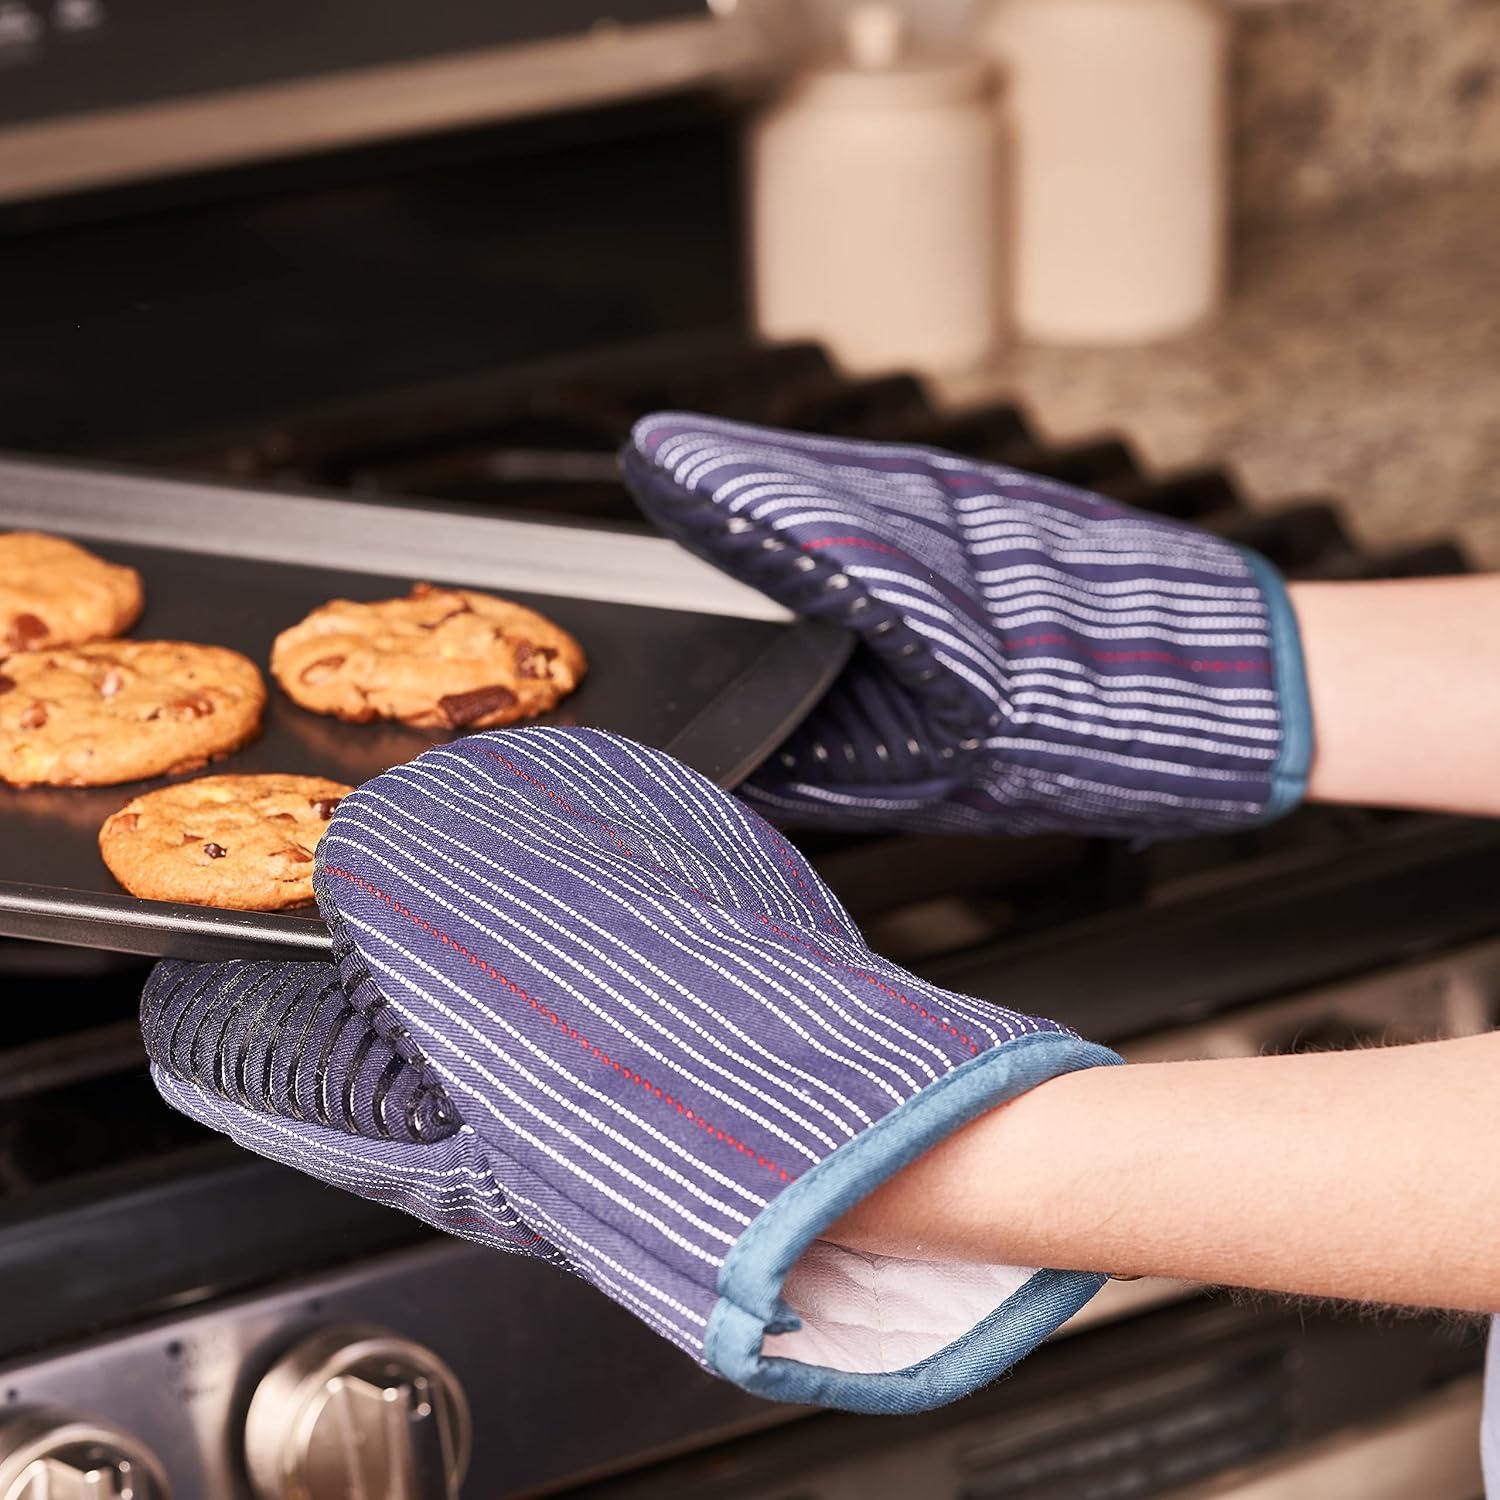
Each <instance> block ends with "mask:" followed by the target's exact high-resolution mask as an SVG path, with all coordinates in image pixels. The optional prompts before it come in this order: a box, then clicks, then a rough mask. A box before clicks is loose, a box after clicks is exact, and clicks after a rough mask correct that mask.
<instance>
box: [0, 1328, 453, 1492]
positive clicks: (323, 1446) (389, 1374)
mask: <svg viewBox="0 0 1500 1500" xmlns="http://www.w3.org/2000/svg"><path fill="white" fill-rule="evenodd" d="M245 1464H246V1468H247V1469H248V1470H249V1474H250V1485H251V1488H252V1489H253V1490H254V1492H255V1495H256V1497H257V1500H326V1497H327V1496H330V1495H337V1496H339V1497H340V1500H457V1497H458V1487H459V1484H460V1483H461V1482H462V1480H463V1477H464V1471H465V1470H466V1469H467V1468H468V1466H469V1405H468V1402H467V1401H465V1399H464V1393H463V1389H462V1387H461V1386H460V1385H459V1383H458V1379H457V1377H456V1376H455V1375H454V1374H453V1372H452V1371H451V1370H450V1369H449V1368H448V1367H447V1365H445V1364H444V1363H443V1362H442V1361H441V1360H440V1359H439V1358H438V1357H437V1356H436V1355H435V1354H433V1353H432V1352H431V1351H430V1350H428V1349H424V1348H423V1347H422V1346H421V1345H420V1344H416V1343H413V1342H412V1341H411V1340H410V1339H404V1338H400V1337H398V1336H397V1335H396V1334H393V1333H387V1332H385V1331H384V1330H382V1329H378V1328H354V1327H348V1328H327V1329H324V1330H323V1331H322V1332H321V1333H316V1334H314V1335H313V1336H312V1337H311V1338H309V1339H306V1340H305V1341H304V1342H302V1343H300V1344H298V1345H297V1346H296V1347H295V1348H294V1349H292V1350H291V1351H289V1352H288V1353H287V1354H285V1355H283V1356H282V1358H281V1359H280V1360H278V1361H277V1362H276V1364H275V1365H273V1366H272V1367H271V1369H270V1371H269V1372H268V1373H267V1374H266V1376H265V1378H264V1379H263V1380H262V1381H261V1383H260V1384H259V1386H257V1387H256V1390H255V1394H254V1395H253V1396H252V1397H251V1398H250V1410H249V1412H248V1413H247V1414H246V1417H245ZM0 1500H3V1497H0Z"/></svg>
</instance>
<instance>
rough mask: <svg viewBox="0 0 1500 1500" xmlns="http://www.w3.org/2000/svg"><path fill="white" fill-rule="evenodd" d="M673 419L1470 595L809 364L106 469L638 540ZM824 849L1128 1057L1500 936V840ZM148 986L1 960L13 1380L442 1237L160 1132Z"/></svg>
mask: <svg viewBox="0 0 1500 1500" xmlns="http://www.w3.org/2000/svg"><path fill="white" fill-rule="evenodd" d="M664 406H683V407H693V408H696V409H699V410H707V411H712V412H716V413H719V414H722V415H725V416H732V417H736V418H741V419H745V420H750V421H761V422H771V423H776V424H780V425H786V426H793V427H800V428H806V429H810V430H818V431H823V432H832V433H840V434H846V435H851V436H859V437H864V438H900V439H903V440H916V441H922V442H930V443H935V444H939V445H942V446H945V447H950V448H954V449H958V450H960V451H963V452H966V453H969V454H972V455H974V456H977V457H981V458H986V459H993V460H996V461H1002V462H1006V463H1013V464H1018V465H1022V466H1025V467H1027V468H1031V469H1034V470H1036V471H1038V472H1043V473H1047V474H1052V475H1055V476H1057V477H1060V478H1064V479H1067V480H1070V481H1072V482H1075V483H1079V484H1085V485H1088V486H1090V487H1092V488H1095V489H1098V490H1101V491H1104V492H1105V493H1109V494H1112V495H1116V496H1118V497H1120V498H1123V499H1127V500H1129V501H1130V502H1131V503H1133V504H1136V505H1139V506H1142V507H1144V508H1146V509H1149V510H1155V511H1158V512H1160V513H1163V514H1170V515H1174V516H1179V517H1183V518H1186V519H1191V520H1193V521H1194V522H1196V523H1197V524H1199V525H1203V526H1206V527H1207V528H1208V529H1210V530H1213V531H1215V532H1217V533H1219V534H1220V535H1225V536H1232V537H1234V538H1236V539H1237V540H1240V541H1244V542H1247V543H1249V544H1251V545H1253V546H1256V547H1258V548H1259V549H1260V550H1261V551H1263V552H1264V553H1265V554H1266V555H1267V556H1268V557H1270V558H1271V559H1272V561H1274V562H1275V563H1277V564H1278V565H1279V566H1280V567H1281V568H1283V569H1284V570H1285V571H1286V572H1288V573H1289V574H1290V575H1291V576H1293V577H1321V578H1332V577H1337V578H1349V577H1377V576H1393V575H1397V574H1417V573H1440V572H1452V571H1456V570H1460V569H1462V567H1463V566H1464V563H1463V559H1462V556H1461V555H1460V554H1459V552H1458V551H1457V550H1456V549H1455V548H1453V547H1451V546H1449V545H1446V544H1442V543H1438V544H1434V545H1432V546H1430V547H1424V548H1421V549H1416V550H1412V551H1407V552H1404V553H1401V554H1397V555H1389V556H1370V555H1368V554H1365V553H1363V552H1362V551H1361V550H1360V549H1359V548H1358V547H1357V546H1356V545H1355V543H1354V542H1353V541H1352V539H1351V537H1350V535H1349V533H1348V531H1347V530H1346V528H1345V527H1344V525H1343V523H1342V521H1341V519H1340V517H1339V514H1338V512H1337V510H1336V508H1334V507H1333V506H1331V505H1330V504H1328V503H1326V502H1323V501H1320V500H1317V499H1299V498H1297V497H1291V499H1290V500H1289V501H1288V503H1287V504H1285V505H1282V506H1278V507H1275V508H1272V509H1270V510H1267V511H1262V510H1257V509H1251V508H1250V507H1249V506H1247V505H1246V504H1245V503H1244V501H1243V499H1242V497H1241V496H1240V495H1239V493H1238V492H1237V490H1236V487H1235V485H1234V483H1233V482H1232V480H1231V479H1230V478H1229V477H1228V476H1227V475H1225V474H1224V473H1222V472H1219V471H1214V470H1204V471H1200V472H1194V473H1190V474H1182V475H1172V476H1166V477H1157V476H1153V475H1151V474H1149V473H1147V472H1146V471H1145V470H1144V469H1143V467H1142V466H1141V464H1140V463H1139V462H1138V461H1137V459H1136V458H1135V456H1134V455H1133V454H1132V452H1131V449H1130V447H1129V444H1128V443H1127V442H1125V441H1123V440H1121V439H1119V438H1117V437H1114V436H1109V435H1105V436H1101V437H1100V438H1099V439H1098V440H1097V441H1094V442H1089V443H1083V444H1077V445H1073V446H1069V447H1063V448H1055V447H1051V446H1048V445H1047V444H1045V443H1044V442H1042V441H1041V440H1040V439H1039V438H1038V436H1037V435H1036V432H1035V429H1034V428H1033V426H1032V424H1031V423H1030V422H1029V420H1028V418H1027V416H1026V414H1025V413H1024V412H1022V411H1021V410H1019V409H1017V408H1016V407H1014V406H1009V405H995V406H991V407H988V408H984V409H982V410H978V411H971V412H964V413H958V414H950V413H947V412H944V411H942V410H940V409H938V408H937V407H936V406H935V404H934V403H933V402H932V400H931V399H930V398H929V396H928V394H927V392H926V391H925V390H924V388H923V386H922V384H921V382H920V381H919V380H917V379H915V378H913V377H911V376H908V375H902V374H897V375H892V376H890V377H888V378H884V379H879V380H869V381H851V380H848V379H844V378H842V377H841V376H840V375H839V374H838V373H837V372H836V371H835V370H834V369H833V368H832V367H831V365H830V364H829V362H828V360H827V359H826V357H825V356H824V355H823V354H822V352H821V351H820V350H819V349H817V348H816V347H813V346H810V345H799V346H791V347H782V348H770V349H766V348H755V347H751V346H748V345H746V344H745V343H744V342H743V341H742V340H740V339H738V338H735V337H730V336H725V337H723V338H719V337H714V338H708V339H703V338H695V339H687V338H679V339H676V340H670V341H666V342H664V343H661V344H658V345H656V346H653V347H647V348H639V349H636V350H633V351H625V352H619V351H617V352H615V353H612V354H610V355H607V356H600V357H597V358H592V359H574V360H569V361H565V362H554V363H552V364H551V365H546V366H537V367H534V368H529V369H516V368H510V369H507V370H505V371H503V372H501V373H498V374H495V375H481V376H477V377H466V378H463V379H453V380H447V381H443V382H438V383H430V384H428V385H425V386H422V387H416V388H411V389H407V390H403V391H399V392H396V393H394V394H382V395H380V396H378V397H372V398H365V399H360V400H350V401H344V402H341V403H338V404H325V405H323V406H321V407H320V406H316V405H313V406H308V405H303V406H302V407H301V408H300V409H299V410H298V411H297V413H296V414H295V415H293V416H289V417H287V418H285V419H284V420H278V421H269V422H268V421H264V420H261V421H257V422H255V423H253V424H250V425H247V426H246V427H245V428H244V429H242V430H235V429H230V428H225V427H222V426H221V427H219V428H217V429H211V430H202V431H199V432H198V433H197V434H196V435H190V436H187V437H184V438H181V439H179V440H177V441H174V442H173V443H171V444H166V443H160V442H157V443H153V444H151V445H149V446H147V447H135V448H127V447H125V446H124V445H120V444H105V445H100V446H99V447H98V448H97V449H96V450H95V452H94V456H96V457H107V458H115V459H120V460H128V461H132V462H136V463H146V464H150V465H152V466H154V467H158V468H169V469H172V470H174V471H178V472H183V473H191V474H196V475H208V476H218V477H223V478H233V479H236V480H246V479H249V480H254V481H256V482H259V483H265V484H270V485H275V486H289V487H293V488H303V487H310V488H318V489H328V488H332V489H336V490H340V491H343V492H353V493H355V494H380V495H400V496H403V497H410V498H414V499H420V500H424V501H433V502H437V503H440V504H444V505H448V506H459V507H482V508H485V509H494V508H499V509H503V510H505V511H507V512H509V513H511V514H524V515H528V516H531V517H532V518H535V517H536V516H538V515H546V516H550V517H554V518H586V519H588V520H589V521H591V522H594V523H596V524H597V523H601V522H602V523H607V524H615V525H620V526H638V525H640V524H641V523H640V521H639V519H638V517H637V516H636V514H635V511H634V509H633V507H632V505H631V502H630V500H629V497H628V495H627V494H626V492H625V491H624V490H623V488H622V487H621V486H620V484H619V483H618V481H617V480H616V479H615V477H614V467H613V453H614V450H615V448H616V447H617V446H618V444H619V443H620V442H621V441H622V439H623V438H624V436H625V434H626V431H627V430H628V427H629V424H630V422H631V421H632V420H633V418H634V417H636V416H637V415H639V414H640V413H642V412H644V411H647V410H650V409H652V408H656V407H664ZM803 842H804V845H805V847H806V848H807V849H808V852H809V853H810V854H811V855H812V857H813V858H814V860H815V862H816V863H817V864H818V866H819V868H820V869H821V870H822V871H823V873H824V874H825V875H826V876H827V877H828V879H829V880H830V882H831V883H832V884H833V886H834V888H835V889H836V890H837V891H838V892H839V893H840V895H841V896H842V897H843V898H844V900H845V901H846V903H847V904H848V906H849V908H850V909H851V911H852V912H853V913H854V915H855V916H856V918H857V919H858V920H859V921H860V922H861V923H862V924H863V925H864V927H865V930H866V931H867V933H868V934H869V936H870V939H871V941H872V942H873V944H874V945H875V946H876V947H877V948H878V949H881V950H882V951H884V952H886V953H888V954H889V955H890V956H892V957H893V958H896V959H898V960H899V961H901V962H903V963H905V964H907V965H908V966H910V967H912V968H915V969H916V970H918V971H919V972H922V973H925V974H928V975H931V976H932V977H933V978H935V979H937V980H939V981H940V982H942V983H944V984H948V985H952V986H955V987H961V988H965V989H967V990H968V991H970V992H972V993H977V994H981V995H989V996H992V997H994V998H997V999H1001V998H1003V999H1004V1000H1005V1001H1006V1002H1007V1003H1009V1004H1016V1005H1020V1006H1022V1007H1023V1008H1026V1007H1034V1008H1038V1009H1042V1010H1045V1011H1046V1012H1047V1013H1048V1014H1054V1015H1059V1016H1061V1017H1062V1018H1063V1019H1065V1020H1067V1021H1069V1022H1071V1023H1072V1024H1074V1025H1076V1026H1078V1027H1079V1029H1081V1030H1083V1031H1085V1032H1087V1033H1088V1034H1091V1035H1094V1036H1097V1037H1099V1038H1100V1039H1102V1040H1105V1041H1109V1042H1114V1043H1119V1042H1121V1041H1124V1040H1126V1039H1128V1038H1130V1037H1133V1036H1141V1035H1143V1034H1147V1033H1150V1032H1153V1031H1157V1030H1160V1029H1162V1028H1163V1027H1166V1026H1169V1025H1172V1024H1175V1023H1179V1022H1182V1021H1184V1020H1187V1019H1193V1018H1197V1017H1200V1016H1201V1015H1203V1014H1205V1013H1207V1012H1211V1011H1215V1010H1221V1009H1226V1008H1233V1007H1235V1006H1237V1005H1243V1004H1248V1003H1251V1002H1253V1001H1257V1000H1261V999H1264V998H1266V997H1268V996H1271V995H1275V994H1280V993H1287V992H1290V991H1292V990H1295V989H1296V988H1298V987H1300V986H1304V985H1307V984H1310V983H1314V982H1322V981H1324V980H1327V979H1332V978H1339V977H1344V976H1347V975H1352V974H1356V973H1359V972H1361V971H1362V970H1366V969H1373V968H1376V967H1379V966H1381V965H1385V964H1389V963H1391V962H1393V961H1395V960H1397V959H1400V958H1403V957H1408V956H1410V955H1411V954H1413V953H1419V952H1425V951H1432V950H1433V949H1436V948H1441V947H1442V946H1443V945H1444V944H1451V943H1456V942H1459V941H1464V940H1467V939H1469V938H1472V937H1475V936H1478V935H1480V934H1483V933H1487V932H1489V931H1491V930H1492V928H1493V912H1492V909H1491V908H1492V902H1491V901H1490V899H1489V897H1488V891H1489V889H1490V886H1491V884H1492V881H1491V880H1490V879H1489V878H1488V876H1489V872H1492V871H1493V869H1494V867H1495V863H1494V862H1495V858H1496V856H1497V854H1500V833H1497V832H1496V831H1495V830H1494V829H1493V828H1492V827H1491V826H1490V825H1487V824H1475V823H1465V822H1462V821H1458V820H1445V819H1431V818H1417V817H1408V816H1401V815H1396V814H1391V813H1384V812H1369V811H1362V810H1358V809H1318V808H1306V809H1303V810H1302V811H1300V812H1299V813H1297V814H1296V815H1295V816H1293V817H1292V818H1290V819H1287V820H1285V821H1284V822H1282V823H1279V824H1276V825H1274V826H1272V827H1270V828H1266V829H1263V830H1256V831H1252V832H1245V833H1238V834H1233V835H1228V836H1224V837H1220V838H1211V839H1205V840H1200V841H1196V842H1192V843H1184V844H1165V845H1158V846H1154V847H1150V848H1132V847H1128V846H1126V845H1123V844H1119V843H1112V842H1106V841H1091V840H1085V839H1078V838H1071V837H1043V838H1031V839H1004V840H1002V839H996V840H982V841H981V840H962V839H954V838H943V837H915V836H889V837H879V836H875V837H869V838H858V839H852V838H843V837H839V838H832V837H822V838H813V839H806V840H804V841H803ZM143 975H144V967H143V965H142V964H141V963H140V962H139V961H135V960H130V959H125V958H113V957H109V956H101V955H97V954H86V953H79V952H74V951H71V950H67V949H51V948H42V947H38V946H33V945H25V944H18V943H9V944H4V945H3V946H0V986H3V991H4V995H5V999H6V1001H7V1003H6V1005H5V1008H4V1014H3V1025H4V1028H5V1029H4V1032H3V1038H4V1040H3V1045H0V1285H4V1286H6V1288H7V1316H6V1318H5V1319H4V1320H3V1322H0V1357H3V1356H6V1355H9V1354H13V1353H15V1352H17V1351H19V1350H22V1349H26V1348H29V1347H35V1346H38V1345H41V1344H45V1343H46V1342H48V1341H49V1340H55V1339H58V1338H62V1337H69V1336H73V1335H76V1334H77V1333H78V1332H80V1331H81V1330H83V1329H87V1328H95V1327H101V1326H108V1325H110V1324H111V1323H112V1322H116V1321H121V1320H125V1319H136V1318H139V1317H141V1316H142V1315H144V1314H146V1313H148V1312H150V1311H151V1310H153V1309H159V1308H165V1307H168V1306H180V1305H182V1304H184V1303H185V1302H191V1301H194V1300H199V1299H206V1298H209V1297H211V1296H213V1295H215V1294H216V1293H220V1292H223V1291H226V1290H230V1289H243V1288H246V1287H250V1286H253V1285H256V1284H264V1283H269V1282H272V1281H275V1280H277V1279H278V1278H283V1277H285V1276H287V1275H289V1274H291V1273H293V1272H297V1271H302V1270H306V1269H309V1268H312V1267H316V1266H319V1265H327V1264H333V1263H337V1262H342V1261H344V1260H346V1259H348V1258H349V1257H350V1256H351V1255H354V1254H357V1253H362V1252H365V1251H371V1250H375V1249H378V1248H384V1247H388V1246H391V1245H395V1244H399V1243H403V1242H406V1241H412V1240H416V1239H420V1238H422V1237H423V1236H424V1235H425V1234H426V1231H424V1230H422V1229H420V1228H419V1227H418V1226H417V1225H415V1224H414V1223H412V1222H411V1221H408V1220H406V1219H405V1218H403V1217H401V1216H399V1215H397V1214H395V1213H394V1212H392V1211H390V1210H386V1209H383V1208H380V1207H377V1206H375V1205H371V1204H366V1203H363V1202H361V1201H359V1200H356V1199H353V1198H348V1197H345V1196H344V1195H341V1194H338V1193H335V1192H333V1191H331V1190H329V1189H326V1188H324V1187H322V1186H320V1185H318V1184H315V1183H312V1182H310V1181H308V1180H306V1179H303V1178H301V1177H298V1176H296V1175H295V1174H292V1173H289V1172H287V1171H285V1170H284V1169H282V1168H279V1167H275V1166H272V1165H270V1164H268V1163H263V1162H259V1161H255V1160H252V1159H250V1158H247V1157H245V1156H244V1155H243V1154H241V1153H240V1152H238V1150H237V1149H236V1148H233V1147H231V1146H229V1145H228V1144H227V1143H225V1142H222V1141H220V1140H218V1139H217V1138H214V1137H209V1136H207V1135H206V1134H204V1133H203V1132H201V1131H199V1130H198V1129H197V1128H196V1127H194V1126H192V1125H191V1124H189V1123H188V1122H187V1121H185V1120H182V1119H181V1118H179V1117H177V1116H175V1115H174V1114H172V1113H171V1112H170V1111H169V1110H167V1109H166V1108H165V1106H163V1105H162V1104H161V1103H160V1102H159V1101H158V1099H157V1097H156V1095H155V1093H154V1091H153V1090H152V1089H151V1087H150V1083H149V1080H148V1079H147V1077H146V1075H145V1072H144V1066H143V1058H142V1054H141V1050H140V1043H139V1039H138V1036H137V1034H136V1030H135V1024H134V1019H133V1017H134V1009H135V1002H136V998H137V995H138V993H139V989H140V985H141V981H142V978H143ZM121 1266H126V1267H128V1268H129V1274H128V1276H124V1277H122V1276H121V1275H120V1274H119V1272H120V1267H121Z"/></svg>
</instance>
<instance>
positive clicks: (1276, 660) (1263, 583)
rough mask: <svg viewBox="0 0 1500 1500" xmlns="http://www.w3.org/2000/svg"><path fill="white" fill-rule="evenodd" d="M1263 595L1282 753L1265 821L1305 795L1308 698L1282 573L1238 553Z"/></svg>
mask: <svg viewBox="0 0 1500 1500" xmlns="http://www.w3.org/2000/svg"><path fill="white" fill-rule="evenodd" d="M1240 555H1241V556H1242V557H1243V558H1244V559H1245V561H1246V562H1247V563H1248V564H1249V566H1250V571H1251V572H1252V573H1253V574H1254V575H1255V581H1256V583H1257V584H1258V585H1259V586H1260V591H1261V593H1262V594H1263V595H1264V596H1265V601H1266V611H1267V613H1268V614H1269V615H1270V618H1271V662H1272V669H1273V671H1274V673H1275V679H1276V694H1277V699H1278V702H1279V705H1280V709H1281V753H1280V754H1279V755H1278V756H1277V757H1276V764H1275V765H1273V766H1272V767H1271V800H1270V801H1269V802H1268V803H1267V804H1266V810H1265V814H1264V819H1263V821H1265V822H1267V823H1270V822H1273V821H1274V820H1275V819H1277V818H1279V817H1281V816H1283V815H1284V814H1286V813H1289V812H1291V811H1292V809H1293V808H1295V807H1296V806H1297V805H1298V804H1299V803H1300V802H1301V801H1302V799H1303V797H1304V796H1306V795H1307V771H1308V767H1309V766H1310V765H1311V764H1312V757H1313V714H1312V699H1311V698H1310V697H1309V696H1308V691H1307V668H1306V666H1305V664H1304V663H1303V660H1302V636H1301V632H1300V631H1299V630H1298V628H1297V616H1296V615H1295V614H1294V613H1293V611H1292V602H1291V600H1290V599H1289V598H1288V597H1287V592H1286V584H1285V583H1284V582H1283V581H1282V577H1281V574H1280V573H1278V572H1277V571H1276V569H1275V568H1273V567H1272V566H1271V564H1270V563H1268V562H1267V561H1266V560H1265V558H1263V557H1262V556H1261V555H1260V553H1258V552H1251V551H1250V550H1249V548H1247V547H1242V548H1240Z"/></svg>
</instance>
